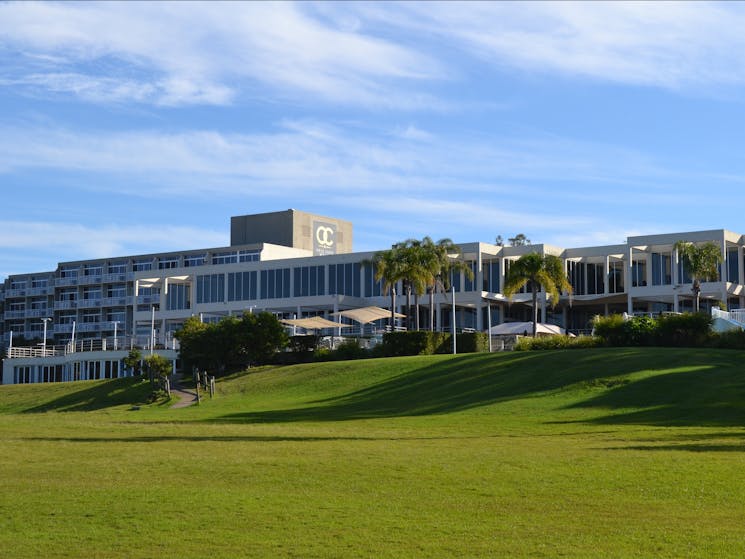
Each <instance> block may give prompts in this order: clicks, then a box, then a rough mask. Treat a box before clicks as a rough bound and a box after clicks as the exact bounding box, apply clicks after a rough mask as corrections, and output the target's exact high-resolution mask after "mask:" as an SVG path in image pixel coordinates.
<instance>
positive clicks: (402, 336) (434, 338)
mask: <svg viewBox="0 0 745 559" xmlns="http://www.w3.org/2000/svg"><path fill="white" fill-rule="evenodd" d="M449 339H450V336H449V335H448V334H444V333H442V332H430V331H428V330H419V331H414V332H386V333H385V334H383V353H384V355H386V356H387V357H395V356H400V355H432V354H433V353H445V350H444V345H445V344H446V342H447V340H449Z"/></svg>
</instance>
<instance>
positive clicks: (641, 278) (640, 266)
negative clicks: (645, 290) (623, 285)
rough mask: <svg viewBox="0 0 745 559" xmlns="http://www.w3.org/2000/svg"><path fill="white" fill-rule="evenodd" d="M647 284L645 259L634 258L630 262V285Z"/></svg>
mask: <svg viewBox="0 0 745 559" xmlns="http://www.w3.org/2000/svg"><path fill="white" fill-rule="evenodd" d="M646 285H647V261H646V260H634V261H633V262H632V263H631V286H632V287H644V286H646Z"/></svg>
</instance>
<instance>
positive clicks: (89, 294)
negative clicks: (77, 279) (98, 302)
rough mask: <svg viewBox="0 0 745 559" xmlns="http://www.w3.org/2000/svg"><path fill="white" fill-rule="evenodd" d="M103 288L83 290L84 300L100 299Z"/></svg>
mask: <svg viewBox="0 0 745 559" xmlns="http://www.w3.org/2000/svg"><path fill="white" fill-rule="evenodd" d="M100 298H101V288H100V287H87V288H85V289H84V290H83V299H100Z"/></svg>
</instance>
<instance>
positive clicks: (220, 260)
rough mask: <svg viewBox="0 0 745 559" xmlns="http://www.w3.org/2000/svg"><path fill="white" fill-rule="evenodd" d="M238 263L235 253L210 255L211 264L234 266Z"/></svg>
mask: <svg viewBox="0 0 745 559" xmlns="http://www.w3.org/2000/svg"><path fill="white" fill-rule="evenodd" d="M236 262H238V253H237V252H236V251H231V252H216V253H215V254H213V255H212V264H215V265H217V264H235V263H236Z"/></svg>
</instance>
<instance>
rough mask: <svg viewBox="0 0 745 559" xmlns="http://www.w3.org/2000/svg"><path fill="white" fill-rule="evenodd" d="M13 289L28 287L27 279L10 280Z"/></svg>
mask: <svg viewBox="0 0 745 559" xmlns="http://www.w3.org/2000/svg"><path fill="white" fill-rule="evenodd" d="M10 288H11V289H26V280H12V281H11V282H10Z"/></svg>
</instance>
